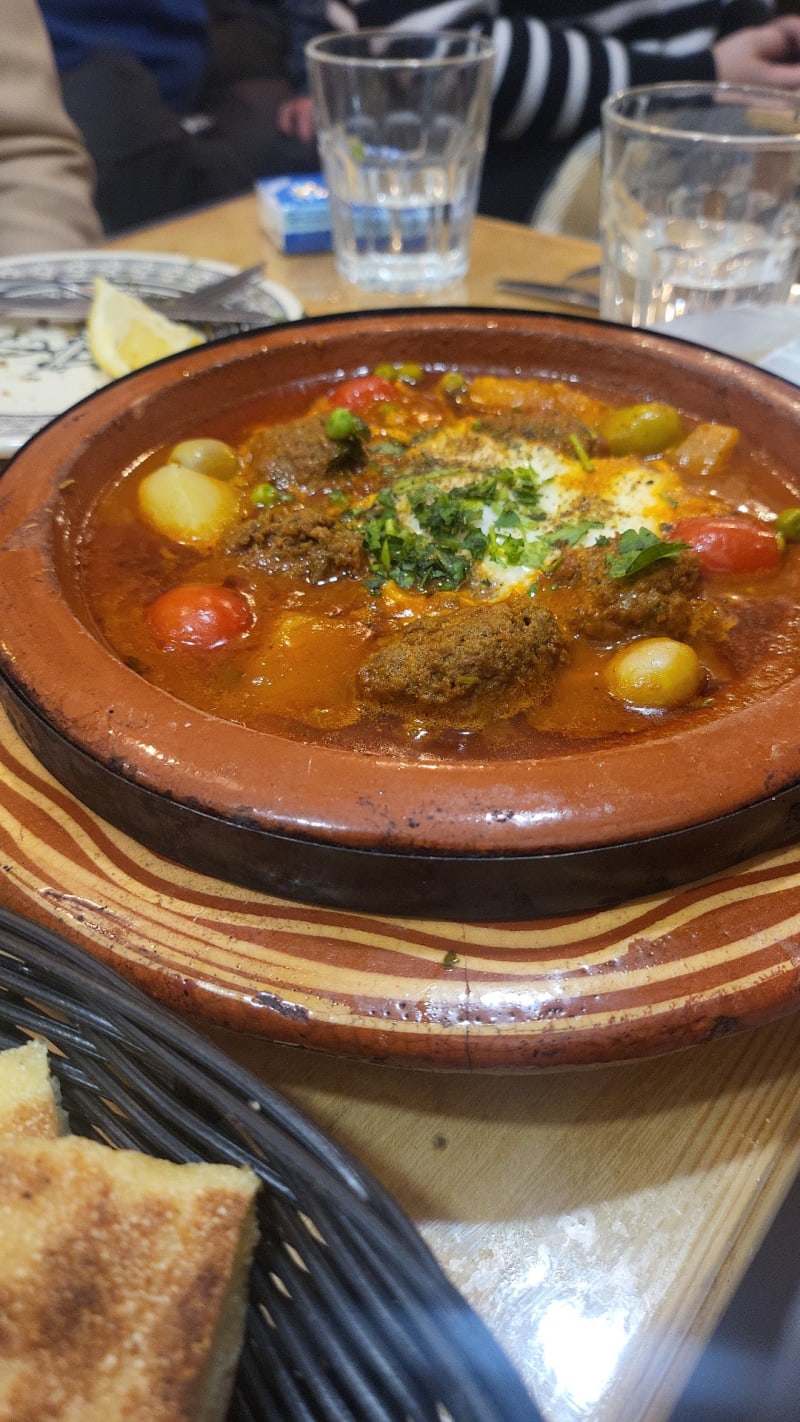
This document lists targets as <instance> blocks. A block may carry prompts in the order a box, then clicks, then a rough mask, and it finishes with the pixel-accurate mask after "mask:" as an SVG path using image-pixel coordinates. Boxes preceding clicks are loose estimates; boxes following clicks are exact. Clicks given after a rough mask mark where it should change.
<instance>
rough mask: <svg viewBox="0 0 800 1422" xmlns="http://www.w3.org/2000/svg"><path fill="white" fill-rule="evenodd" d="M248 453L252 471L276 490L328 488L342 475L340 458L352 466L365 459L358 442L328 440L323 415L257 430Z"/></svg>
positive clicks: (306, 490)
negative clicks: (344, 458) (346, 460)
mask: <svg viewBox="0 0 800 1422" xmlns="http://www.w3.org/2000/svg"><path fill="white" fill-rule="evenodd" d="M247 452H248V454H249V457H250V459H251V461H252V466H253V472H254V474H255V475H257V476H258V478H259V479H261V480H263V481H264V482H266V483H269V484H274V485H275V487H276V489H281V490H300V491H304V492H313V491H315V490H319V491H322V490H325V489H331V488H333V487H334V486H335V484H336V482H337V480H338V479H339V478H340V477H341V461H342V458H343V457H344V456H345V455H346V457H347V459H348V461H349V463H350V467H351V468H355V467H356V466H357V465H359V464H361V463H363V462H364V453H363V450H362V448H361V446H360V445H359V444H357V443H356V442H353V443H352V444H350V443H348V445H347V448H346V450H345V448H344V446H343V443H342V441H341V440H335V439H331V437H330V435H329V434H327V433H326V430H325V417H324V416H323V415H304V416H303V418H302V419H297V420H289V421H287V423H286V424H283V425H269V426H267V427H266V428H264V429H262V430H259V431H258V433H257V434H255V435H254V436H253V438H252V440H251V442H250V445H249V448H248V451H247Z"/></svg>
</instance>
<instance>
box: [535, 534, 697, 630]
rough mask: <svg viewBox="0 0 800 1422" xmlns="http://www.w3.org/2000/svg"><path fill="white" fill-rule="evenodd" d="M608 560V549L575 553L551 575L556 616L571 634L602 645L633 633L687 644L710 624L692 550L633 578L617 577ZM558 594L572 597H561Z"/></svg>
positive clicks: (573, 550)
mask: <svg viewBox="0 0 800 1422" xmlns="http://www.w3.org/2000/svg"><path fill="white" fill-rule="evenodd" d="M608 558H609V549H608V547H599V546H596V547H593V548H573V549H571V550H570V551H569V552H568V553H565V555H564V557H563V559H562V560H561V562H560V563H559V564H558V566H557V567H556V568H555V569H554V570H553V571H552V572H551V574H550V581H551V584H552V587H553V589H554V591H555V593H556V596H555V597H554V599H553V605H554V609H555V611H556V615H557V617H558V619H559V622H561V624H562V626H564V627H565V629H566V630H567V631H569V632H570V633H571V634H572V635H579V636H584V637H593V638H595V639H596V640H597V641H603V642H605V641H609V642H610V641H614V640H616V639H617V638H620V637H625V636H630V635H631V634H638V635H641V636H664V637H676V638H678V639H682V638H685V637H688V636H690V635H691V634H692V633H696V632H697V631H698V630H699V625H698V624H699V622H700V621H708V619H709V617H710V609H708V608H707V607H705V605H704V604H703V602H702V599H701V596H700V592H701V583H702V572H701V568H700V562H699V559H698V557H697V554H696V553H695V552H694V551H693V550H687V551H686V552H683V553H681V554H680V556H679V557H677V558H669V559H665V560H663V561H661V562H657V563H653V564H652V565H651V566H650V567H649V568H645V569H644V570H643V571H642V572H640V573H637V574H636V575H634V576H633V577H622V578H615V577H612V576H611V573H610V572H609V567H608ZM559 590H564V591H565V592H566V593H568V596H567V597H563V596H558V593H559Z"/></svg>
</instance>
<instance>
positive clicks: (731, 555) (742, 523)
mask: <svg viewBox="0 0 800 1422" xmlns="http://www.w3.org/2000/svg"><path fill="white" fill-rule="evenodd" d="M670 536H671V538H672V539H673V540H677V541H678V542H679V543H688V544H689V545H690V547H692V548H694V550H695V552H696V553H697V555H698V557H699V559H700V562H701V565H702V567H703V570H704V571H705V572H706V573H771V572H774V571H775V569H776V568H779V567H780V565H781V558H782V549H781V545H780V543H779V541H778V539H777V538H776V537H775V534H774V532H773V530H772V529H771V528H770V527H769V526H768V525H767V524H765V523H759V522H758V520H757V519H754V518H748V517H747V516H746V515H743V514H721V515H710V516H709V517H707V518H703V517H699V516H698V517H697V518H684V519H681V520H680V522H679V523H677V524H676V525H675V528H674V529H673V531H672V534H671V535H670Z"/></svg>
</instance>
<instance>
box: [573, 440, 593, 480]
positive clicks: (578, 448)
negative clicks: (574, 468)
mask: <svg viewBox="0 0 800 1422" xmlns="http://www.w3.org/2000/svg"><path fill="white" fill-rule="evenodd" d="M569 442H570V444H571V445H572V448H573V449H574V451H575V458H576V459H577V461H578V463H579V464H580V465H581V467H582V468H583V469H585V470H586V472H587V474H591V472H592V470H593V469H594V465H593V464H592V461H591V458H590V457H589V453H588V451H587V449H586V445H585V444H584V442H583V440H582V439H581V437H580V435H577V434H571V435H570V437H569Z"/></svg>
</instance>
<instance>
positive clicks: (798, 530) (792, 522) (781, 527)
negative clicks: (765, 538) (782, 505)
mask: <svg viewBox="0 0 800 1422" xmlns="http://www.w3.org/2000/svg"><path fill="white" fill-rule="evenodd" d="M772 526H773V528H774V529H775V532H776V533H779V534H780V536H781V538H785V539H786V542H787V543H800V509H781V512H780V513H779V514H778V517H777V518H776V520H775V522H774V524H773V525H772Z"/></svg>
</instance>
